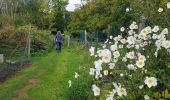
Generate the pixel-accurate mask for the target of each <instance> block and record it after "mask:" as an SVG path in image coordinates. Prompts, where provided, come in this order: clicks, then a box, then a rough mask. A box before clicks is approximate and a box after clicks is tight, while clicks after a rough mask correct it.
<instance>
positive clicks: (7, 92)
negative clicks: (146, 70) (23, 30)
mask: <svg viewBox="0 0 170 100" xmlns="http://www.w3.org/2000/svg"><path fill="white" fill-rule="evenodd" d="M83 59H85V58H84V56H83V55H79V54H77V53H76V52H75V51H74V50H73V49H67V48H66V49H64V50H63V51H62V53H61V54H57V53H56V52H54V51H53V52H51V53H49V54H48V55H47V56H43V57H34V58H33V59H32V60H33V62H34V63H33V64H32V65H31V66H30V67H28V68H26V69H24V70H22V71H21V72H18V73H17V74H16V75H15V76H13V77H12V78H11V79H9V80H7V81H6V82H5V83H3V84H0V100H65V98H64V97H65V95H67V94H66V93H65V91H66V89H67V88H68V83H67V81H68V80H69V79H71V78H73V77H74V72H75V71H76V70H77V69H78V68H79V66H80V65H79V64H80V63H82V62H83Z"/></svg>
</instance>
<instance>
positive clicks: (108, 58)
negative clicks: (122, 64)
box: [102, 49, 112, 63]
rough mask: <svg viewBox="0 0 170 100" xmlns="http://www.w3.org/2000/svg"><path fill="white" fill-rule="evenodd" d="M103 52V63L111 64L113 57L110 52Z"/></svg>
mask: <svg viewBox="0 0 170 100" xmlns="http://www.w3.org/2000/svg"><path fill="white" fill-rule="evenodd" d="M102 52H103V57H102V61H103V62H104V63H109V62H110V61H111V57H112V54H111V52H110V50H108V49H104V50H103V51H102Z"/></svg>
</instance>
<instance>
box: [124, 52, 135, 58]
mask: <svg viewBox="0 0 170 100" xmlns="http://www.w3.org/2000/svg"><path fill="white" fill-rule="evenodd" d="M126 57H127V58H129V59H134V58H135V53H134V51H132V52H129V53H127V54H126Z"/></svg>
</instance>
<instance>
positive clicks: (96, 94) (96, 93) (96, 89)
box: [92, 84, 100, 96]
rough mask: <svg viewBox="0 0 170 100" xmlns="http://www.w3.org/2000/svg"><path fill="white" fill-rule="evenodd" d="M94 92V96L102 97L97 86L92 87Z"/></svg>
mask: <svg viewBox="0 0 170 100" xmlns="http://www.w3.org/2000/svg"><path fill="white" fill-rule="evenodd" d="M92 90H93V92H94V96H99V95H100V88H99V87H97V86H96V85H95V84H93V85H92Z"/></svg>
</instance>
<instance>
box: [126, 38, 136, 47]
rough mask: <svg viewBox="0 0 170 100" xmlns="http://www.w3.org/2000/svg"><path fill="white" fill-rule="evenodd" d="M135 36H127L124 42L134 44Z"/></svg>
mask: <svg viewBox="0 0 170 100" xmlns="http://www.w3.org/2000/svg"><path fill="white" fill-rule="evenodd" d="M135 41H136V38H135V37H133V36H129V37H127V40H126V42H127V43H129V44H130V45H132V44H135Z"/></svg>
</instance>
